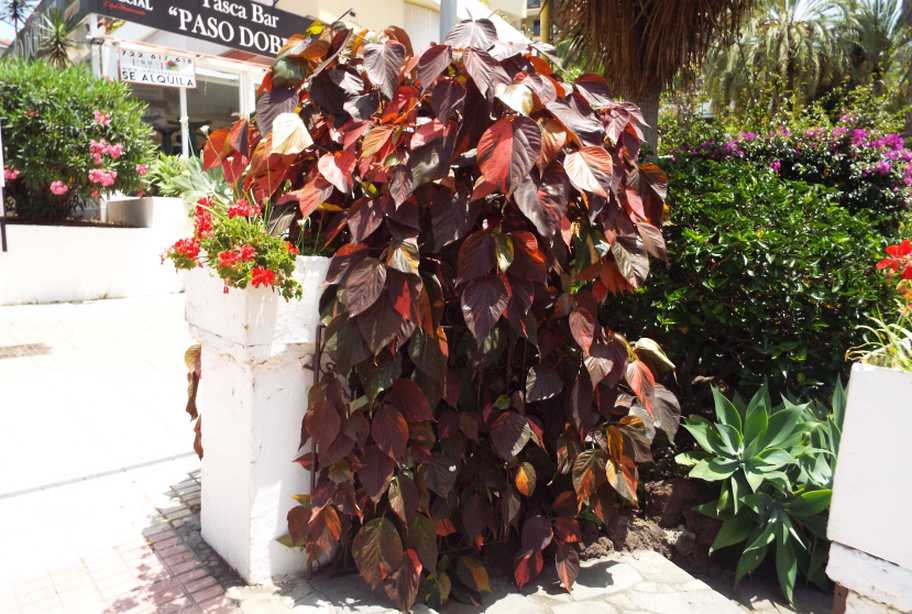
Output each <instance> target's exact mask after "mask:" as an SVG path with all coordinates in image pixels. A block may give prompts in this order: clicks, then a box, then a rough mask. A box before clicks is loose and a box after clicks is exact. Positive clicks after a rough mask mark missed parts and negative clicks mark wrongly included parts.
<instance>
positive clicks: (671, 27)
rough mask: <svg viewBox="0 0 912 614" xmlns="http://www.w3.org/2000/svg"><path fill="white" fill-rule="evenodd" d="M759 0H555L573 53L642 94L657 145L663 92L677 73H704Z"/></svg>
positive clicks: (624, 88) (631, 95) (625, 92)
mask: <svg viewBox="0 0 912 614" xmlns="http://www.w3.org/2000/svg"><path fill="white" fill-rule="evenodd" d="M752 4H753V3H752V0H555V6H554V9H553V11H552V15H553V18H554V22H555V24H556V25H557V29H558V33H559V35H560V36H562V37H563V38H564V40H565V41H566V45H567V47H568V56H569V58H570V59H571V60H572V61H574V62H577V63H580V64H582V65H583V66H584V67H586V68H587V69H589V70H597V71H599V72H603V73H604V74H605V78H606V79H608V81H609V82H610V83H611V84H612V85H613V86H614V87H615V88H617V91H618V94H619V95H621V96H624V97H625V98H628V99H630V100H633V101H635V102H637V103H638V104H639V105H640V108H641V109H642V110H643V116H644V117H645V119H646V122H647V123H648V124H649V125H650V127H651V130H649V131H648V132H647V135H646V137H647V140H648V141H649V143H650V144H651V145H652V146H653V147H655V145H656V132H655V126H656V123H657V121H658V114H659V95H660V94H661V93H662V90H663V89H664V88H665V87H668V86H669V85H671V83H672V81H673V80H674V79H675V77H676V76H684V77H685V80H686V77H689V76H693V75H695V74H696V70H695V69H696V68H697V67H698V65H699V64H700V62H701V61H702V60H703V58H704V57H705V55H706V53H707V51H708V50H709V49H710V47H711V46H712V45H713V43H715V42H717V41H718V40H719V38H720V37H725V36H734V35H735V34H736V33H737V31H738V26H739V24H740V21H741V18H742V17H743V16H744V15H746V14H747V13H748V12H749V10H750V7H751V5H752Z"/></svg>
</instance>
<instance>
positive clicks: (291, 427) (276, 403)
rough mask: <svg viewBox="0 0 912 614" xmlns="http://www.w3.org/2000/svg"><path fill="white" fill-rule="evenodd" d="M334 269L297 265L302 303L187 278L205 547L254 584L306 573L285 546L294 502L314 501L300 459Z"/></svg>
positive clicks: (315, 261)
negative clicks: (196, 364) (197, 352)
mask: <svg viewBox="0 0 912 614" xmlns="http://www.w3.org/2000/svg"><path fill="white" fill-rule="evenodd" d="M328 266H329V259H327V258H320V257H299V258H298V270H297V272H296V274H295V276H296V278H298V279H299V281H300V282H301V284H302V286H303V288H304V296H303V298H302V300H300V301H291V302H286V301H285V300H283V299H282V298H281V297H280V296H278V295H277V294H275V293H273V292H272V291H269V290H265V289H263V288H259V289H254V288H248V289H246V290H237V289H231V290H230V291H229V292H228V294H224V293H223V284H222V282H221V281H220V280H219V279H217V278H215V277H214V275H213V274H211V273H210V272H209V271H208V270H204V269H196V270H194V271H192V272H191V273H190V275H189V277H188V278H187V290H186V291H187V309H186V317H187V322H188V323H189V324H190V331H191V333H192V334H193V335H194V336H195V337H196V338H197V339H198V340H199V341H200V343H201V344H202V375H201V378H200V388H199V393H198V397H197V406H198V408H199V411H200V415H201V416H202V433H203V442H202V443H203V450H204V455H203V462H202V510H201V524H202V534H203V538H204V539H205V540H206V541H207V542H208V543H209V545H211V546H212V547H213V548H214V549H215V550H216V551H217V552H218V553H219V554H220V555H221V556H222V558H224V559H225V560H226V561H227V562H228V563H229V564H230V565H231V566H232V567H234V568H235V569H236V570H237V571H238V573H239V574H240V575H241V576H242V577H243V578H244V579H245V580H247V581H248V582H253V583H264V582H269V581H270V580H271V579H272V578H273V577H276V576H281V575H286V574H289V573H295V572H298V571H301V570H303V569H304V566H305V564H306V555H305V554H304V553H303V552H300V551H298V550H292V549H289V548H286V547H285V546H283V545H281V544H279V543H278V542H277V541H276V538H278V537H281V536H282V535H284V534H285V533H287V532H288V528H287V523H286V515H287V514H288V510H289V509H290V508H291V507H293V506H294V505H297V504H296V502H295V501H294V500H293V499H292V495H297V494H302V493H307V492H309V490H310V489H309V486H310V475H309V473H308V472H307V471H305V470H304V469H302V468H301V467H300V466H299V465H297V464H295V463H293V462H292V461H293V460H294V459H295V458H296V457H297V455H298V443H299V440H300V433H301V421H302V420H303V418H304V412H305V410H306V408H307V391H308V389H309V388H310V384H311V383H312V381H313V372H312V371H311V370H309V368H308V367H310V365H311V362H312V359H313V351H314V342H315V340H316V329H317V326H318V325H319V308H318V306H319V297H320V294H321V293H322V282H323V280H324V279H325V278H326V270H327V268H328Z"/></svg>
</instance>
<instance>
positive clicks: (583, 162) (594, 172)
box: [564, 146, 614, 198]
mask: <svg viewBox="0 0 912 614" xmlns="http://www.w3.org/2000/svg"><path fill="white" fill-rule="evenodd" d="M564 170H565V171H567V178H568V179H569V180H570V183H572V184H573V187H575V188H576V189H577V190H579V191H580V192H590V193H592V194H597V195H598V196H601V197H602V198H608V194H609V193H610V192H611V184H612V182H613V179H612V176H613V173H614V162H613V161H612V159H611V154H609V153H608V152H607V151H605V148H604V147H601V146H591V147H583V148H582V149H580V150H579V151H575V152H573V153H571V154H568V155H567V156H566V157H565V158H564Z"/></svg>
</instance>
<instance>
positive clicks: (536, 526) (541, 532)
mask: <svg viewBox="0 0 912 614" xmlns="http://www.w3.org/2000/svg"><path fill="white" fill-rule="evenodd" d="M552 537H554V533H553V532H552V530H551V521H550V520H548V519H547V518H545V517H544V516H541V515H537V516H532V517H530V518H526V521H525V522H524V523H523V529H522V540H521V543H522V547H523V550H544V549H545V548H547V547H548V544H550V543H551V539H552Z"/></svg>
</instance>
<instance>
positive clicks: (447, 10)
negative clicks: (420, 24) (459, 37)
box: [440, 0, 459, 41]
mask: <svg viewBox="0 0 912 614" xmlns="http://www.w3.org/2000/svg"><path fill="white" fill-rule="evenodd" d="M458 6H459V1H458V0H440V40H441V41H443V40H444V39H445V38H446V36H447V34H449V33H450V30H451V29H452V28H453V26H455V25H456V22H457V21H459V16H458V15H457V14H456V12H457V7H458Z"/></svg>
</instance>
